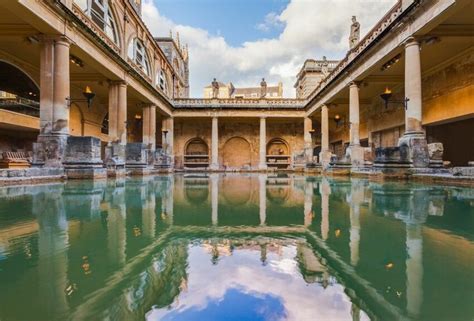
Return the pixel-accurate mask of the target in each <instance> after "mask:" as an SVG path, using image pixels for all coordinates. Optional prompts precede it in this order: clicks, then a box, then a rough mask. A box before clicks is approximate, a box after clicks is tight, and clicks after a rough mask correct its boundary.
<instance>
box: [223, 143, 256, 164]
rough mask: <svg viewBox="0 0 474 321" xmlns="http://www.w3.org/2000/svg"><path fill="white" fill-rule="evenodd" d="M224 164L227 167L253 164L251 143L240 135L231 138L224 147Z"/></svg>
mask: <svg viewBox="0 0 474 321" xmlns="http://www.w3.org/2000/svg"><path fill="white" fill-rule="evenodd" d="M222 164H223V165H224V166H225V167H226V168H235V169H241V168H246V167H250V166H251V164H252V150H251V148H250V143H249V142H248V141H247V140H246V139H245V138H242V137H240V136H235V137H232V138H229V139H228V140H227V141H226V142H225V144H224V146H223V148H222Z"/></svg>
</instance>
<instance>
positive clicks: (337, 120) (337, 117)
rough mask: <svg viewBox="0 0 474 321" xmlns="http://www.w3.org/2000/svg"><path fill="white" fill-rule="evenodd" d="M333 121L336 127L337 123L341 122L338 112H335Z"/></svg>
mask: <svg viewBox="0 0 474 321" xmlns="http://www.w3.org/2000/svg"><path fill="white" fill-rule="evenodd" d="M334 121H335V122H336V127H339V123H340V122H341V116H340V115H339V114H336V116H334Z"/></svg>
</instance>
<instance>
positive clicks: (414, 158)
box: [398, 132, 430, 168]
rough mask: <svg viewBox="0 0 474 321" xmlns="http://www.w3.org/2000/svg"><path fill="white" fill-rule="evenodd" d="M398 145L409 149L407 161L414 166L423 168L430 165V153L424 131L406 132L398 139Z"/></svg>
mask: <svg viewBox="0 0 474 321" xmlns="http://www.w3.org/2000/svg"><path fill="white" fill-rule="evenodd" d="M398 147H399V148H400V149H402V148H406V149H407V161H408V162H409V163H410V164H411V166H412V167H415V168H422V167H428V166H429V164H430V157H429V153H428V143H427V141H426V137H425V135H424V134H423V133H419V132H410V133H405V134H404V135H403V136H402V137H400V139H399V140H398Z"/></svg>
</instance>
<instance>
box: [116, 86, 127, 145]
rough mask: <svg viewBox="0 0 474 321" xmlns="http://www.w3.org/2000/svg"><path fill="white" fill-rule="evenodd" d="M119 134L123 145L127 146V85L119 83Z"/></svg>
mask: <svg viewBox="0 0 474 321" xmlns="http://www.w3.org/2000/svg"><path fill="white" fill-rule="evenodd" d="M116 108H117V134H118V138H119V139H120V143H121V144H122V145H126V144H127V84H126V83H125V82H120V83H118V94H117V107H116Z"/></svg>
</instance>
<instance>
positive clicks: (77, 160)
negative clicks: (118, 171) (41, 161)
mask: <svg viewBox="0 0 474 321" xmlns="http://www.w3.org/2000/svg"><path fill="white" fill-rule="evenodd" d="M63 164H64V170H65V172H66V176H67V178H68V179H91V178H92V179H95V178H105V177H107V170H106V169H105V168H104V164H103V162H102V159H101V158H100V139H98V138H96V137H90V136H85V137H78V136H69V137H68V139H67V147H66V151H65V154H64V160H63Z"/></svg>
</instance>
